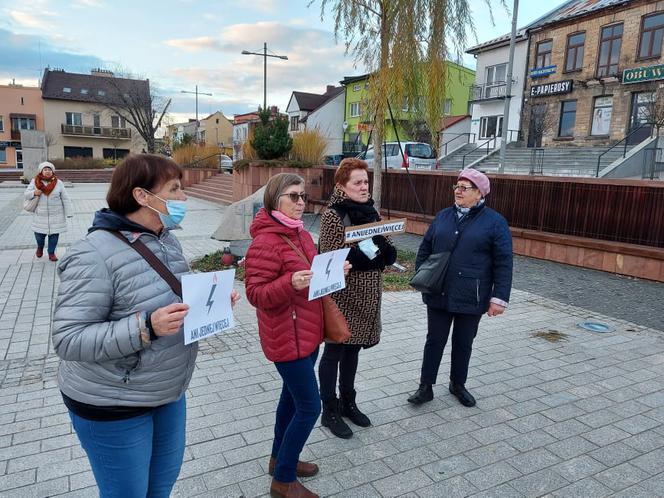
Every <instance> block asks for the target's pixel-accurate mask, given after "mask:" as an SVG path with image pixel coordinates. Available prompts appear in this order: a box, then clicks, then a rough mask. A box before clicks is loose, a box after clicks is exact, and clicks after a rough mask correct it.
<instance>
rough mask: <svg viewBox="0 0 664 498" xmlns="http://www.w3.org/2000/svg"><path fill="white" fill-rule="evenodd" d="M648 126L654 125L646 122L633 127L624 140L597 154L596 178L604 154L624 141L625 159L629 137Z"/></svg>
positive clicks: (623, 155) (623, 154)
mask: <svg viewBox="0 0 664 498" xmlns="http://www.w3.org/2000/svg"><path fill="white" fill-rule="evenodd" d="M646 126H652V125H651V124H650V123H644V124H642V125H640V126H639V127H638V128H634V129H633V130H632V131H630V132H629V133H628V134H627V135H625V137H624V138H623V139H622V140H620V141H618V142H616V143H615V144H613V145H612V146H611V147H609V148H608V149H606V150H605V151H604V152H602V153H601V154H600V155H599V156H597V171H596V172H595V178H599V171H600V166H601V162H602V157H604V155H606V153H607V152H609V151H611V150H613V149H615V148H616V147H618V146H619V145H620V144H621V143H623V142H624V144H623V153H622V158H623V159H624V158H625V156H626V155H627V145H628V144H627V143H628V141H629V139H630V138H631V137H632V136H633V135H635V134H636V133H637V132H639V131H641V130H642V129H643V128H644V127H646ZM650 136H652V132H651V135H650Z"/></svg>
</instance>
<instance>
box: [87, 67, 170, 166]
mask: <svg viewBox="0 0 664 498" xmlns="http://www.w3.org/2000/svg"><path fill="white" fill-rule="evenodd" d="M104 80H105V81H106V82H107V87H108V88H109V90H110V91H109V94H108V95H104V96H98V97H96V98H97V101H98V102H99V103H100V104H102V105H103V106H104V107H105V108H107V109H109V110H110V111H112V112H113V113H115V114H116V115H118V116H120V117H121V118H124V120H125V121H126V122H127V123H129V124H130V125H131V126H132V127H133V128H134V129H135V130H136V132H137V133H138V134H139V135H140V137H141V138H142V139H143V140H144V141H145V145H146V149H147V151H148V152H150V153H154V152H155V150H156V147H155V134H156V132H157V130H158V129H159V128H160V127H161V123H162V121H163V119H164V116H165V114H166V112H167V111H168V108H169V106H170V105H171V99H166V98H165V97H162V96H160V95H158V93H157V92H156V91H155V90H154V88H151V87H150V80H141V79H136V78H132V77H130V76H125V77H115V76H111V77H108V78H104Z"/></svg>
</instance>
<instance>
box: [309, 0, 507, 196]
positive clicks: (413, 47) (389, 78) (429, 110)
mask: <svg viewBox="0 0 664 498" xmlns="http://www.w3.org/2000/svg"><path fill="white" fill-rule="evenodd" d="M498 1H499V2H500V4H502V5H503V6H504V5H505V1H504V0H498ZM314 2H315V0H311V1H310V2H309V5H311V4H313V3H314ZM484 3H485V4H486V6H487V9H488V13H489V15H491V12H492V10H491V0H484ZM328 7H329V10H330V11H331V12H332V15H333V16H334V29H335V36H337V37H339V36H340V35H341V36H342V37H343V38H344V40H345V44H346V53H349V52H352V53H353V54H354V56H355V60H356V62H359V63H361V64H363V65H364V66H365V67H366V69H367V70H368V71H369V73H370V74H371V77H370V81H369V100H370V108H369V110H368V111H367V114H368V116H369V119H371V118H372V117H373V121H374V128H373V136H374V143H375V144H377V146H375V147H374V178H373V198H374V200H375V203H376V207H377V208H379V207H380V202H381V185H382V182H381V164H382V152H383V151H382V146H381V145H382V143H383V140H384V136H385V118H386V117H388V114H387V113H388V102H389V103H390V104H391V105H393V104H394V103H397V102H403V98H404V97H407V96H409V97H411V98H417V97H419V96H423V97H424V99H423V101H424V104H425V106H424V107H425V108H424V109H422V112H423V116H425V121H426V123H427V125H428V127H429V128H430V133H431V135H432V137H433V136H434V135H437V131H438V122H439V119H440V117H441V116H442V108H443V105H444V98H445V97H444V96H445V64H444V60H445V59H447V58H449V57H450V55H451V54H456V56H457V57H456V59H460V58H461V54H463V51H464V50H465V48H466V45H467V40H468V33H471V34H473V35H474V34H475V28H474V24H473V19H472V15H471V13H470V1H469V0H321V17H323V16H324V14H325V10H326V8H328Z"/></svg>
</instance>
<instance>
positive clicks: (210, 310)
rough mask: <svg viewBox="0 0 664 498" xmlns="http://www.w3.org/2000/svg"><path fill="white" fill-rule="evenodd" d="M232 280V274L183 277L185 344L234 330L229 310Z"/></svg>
mask: <svg viewBox="0 0 664 498" xmlns="http://www.w3.org/2000/svg"><path fill="white" fill-rule="evenodd" d="M234 279H235V270H224V271H211V272H207V273H192V274H190V275H183V276H182V302H183V303H185V304H188V305H189V313H187V316H185V317H184V343H185V344H190V343H192V342H196V341H198V340H200V339H203V338H205V337H209V336H211V335H214V334H217V333H219V332H221V331H223V330H227V329H230V328H232V327H233V326H235V320H234V319H233V310H232V307H231V292H232V291H233V282H234Z"/></svg>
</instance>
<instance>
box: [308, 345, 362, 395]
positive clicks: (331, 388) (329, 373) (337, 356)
mask: <svg viewBox="0 0 664 498" xmlns="http://www.w3.org/2000/svg"><path fill="white" fill-rule="evenodd" d="M360 349H362V346H354V345H350V344H332V343H326V344H325V349H324V350H323V356H322V357H321V359H320V363H319V364H318V383H319V384H320V399H321V401H322V402H323V403H325V402H326V401H331V400H333V399H334V398H336V396H337V395H336V391H335V389H336V383H337V373H338V374H339V393H340V394H341V393H352V392H353V391H354V390H355V373H356V372H357V361H358V357H359V354H360Z"/></svg>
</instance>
